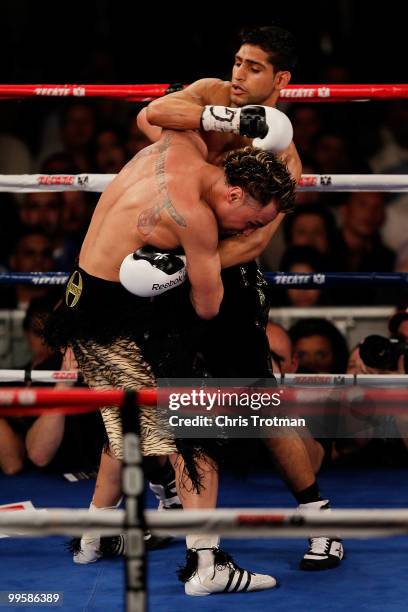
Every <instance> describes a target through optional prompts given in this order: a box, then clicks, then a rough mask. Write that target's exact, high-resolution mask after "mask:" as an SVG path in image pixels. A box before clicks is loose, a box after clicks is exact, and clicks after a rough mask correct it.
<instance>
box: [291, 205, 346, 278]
mask: <svg viewBox="0 0 408 612" xmlns="http://www.w3.org/2000/svg"><path fill="white" fill-rule="evenodd" d="M284 232H285V241H286V244H287V246H309V247H313V248H314V249H316V250H317V251H318V252H319V253H320V254H321V255H322V256H324V257H325V260H326V265H327V267H328V268H329V269H332V270H334V269H336V267H337V264H336V250H337V245H338V242H339V237H338V230H337V226H336V221H335V218H334V216H333V214H332V213H331V211H330V210H329V209H328V208H326V207H323V206H319V205H308V206H302V207H301V208H298V209H296V211H295V212H294V213H293V214H291V215H288V216H287V218H286V219H285V221H284Z"/></svg>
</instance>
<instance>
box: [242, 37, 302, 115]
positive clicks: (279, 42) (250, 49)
mask: <svg viewBox="0 0 408 612" xmlns="http://www.w3.org/2000/svg"><path fill="white" fill-rule="evenodd" d="M240 43H241V45H240V48H239V49H238V51H237V53H236V54H235V62H234V66H233V69H232V77H231V82H232V85H231V102H232V103H233V104H236V106H245V105H246V104H265V105H270V106H273V105H274V104H275V103H276V101H277V99H278V97H279V92H280V90H281V89H283V88H284V87H286V86H287V84H288V83H289V81H290V78H291V71H292V70H293V68H294V66H295V64H296V59H297V58H296V51H295V45H294V40H293V36H292V34H291V33H290V32H288V31H287V30H283V29H282V28H278V27H276V26H269V27H268V26H266V27H251V28H246V29H244V30H242V31H241V33H240Z"/></svg>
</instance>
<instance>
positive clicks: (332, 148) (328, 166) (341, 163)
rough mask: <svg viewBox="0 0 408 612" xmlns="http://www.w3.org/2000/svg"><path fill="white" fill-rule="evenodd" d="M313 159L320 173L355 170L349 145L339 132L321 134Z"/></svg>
mask: <svg viewBox="0 0 408 612" xmlns="http://www.w3.org/2000/svg"><path fill="white" fill-rule="evenodd" d="M313 159H314V161H315V163H316V166H317V168H318V170H319V173H320V174H332V173H340V174H341V173H343V174H344V173H347V172H351V171H352V170H353V162H352V159H351V156H350V151H349V146H348V144H347V141H346V140H345V139H344V138H343V137H342V136H340V135H339V134H333V133H329V132H324V133H323V134H321V136H320V137H319V138H318V139H317V141H316V144H315V148H314V154H313Z"/></svg>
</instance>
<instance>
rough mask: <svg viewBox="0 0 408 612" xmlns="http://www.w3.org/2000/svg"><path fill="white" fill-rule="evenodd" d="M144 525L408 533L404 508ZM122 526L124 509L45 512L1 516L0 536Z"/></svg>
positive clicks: (156, 519)
mask: <svg viewBox="0 0 408 612" xmlns="http://www.w3.org/2000/svg"><path fill="white" fill-rule="evenodd" d="M144 514H145V518H146V525H147V527H148V528H149V529H151V530H152V531H153V532H154V533H161V532H163V533H165V532H166V531H167V534H168V533H169V532H171V534H172V535H178V536H182V535H186V534H188V533H192V532H194V533H217V534H220V535H227V536H229V537H237V538H238V537H239V538H254V537H255V536H256V537H259V536H261V537H268V538H271V537H278V538H281V537H295V538H296V537H303V536H305V535H306V536H310V535H313V531H315V530H316V533H319V531H320V533H321V530H322V529H324V533H325V534H326V531H327V535H330V534H334V535H337V537H347V536H348V537H349V536H350V534H354V537H372V535H373V534H375V535H383V536H392V535H397V534H400V535H406V534H407V533H408V510H407V509H406V508H392V509H385V508H378V509H372V508H366V509H364V508H359V509H346V510H331V511H330V512H319V511H306V512H305V511H303V512H302V511H300V510H293V509H291V508H232V509H214V510H172V511H171V512H158V511H157V510H147V511H145V513H144ZM125 527H126V519H125V511H124V510H105V511H104V512H103V513H98V512H89V510H88V509H82V508H81V509H70V508H47V509H43V510H21V511H19V512H13V511H9V512H7V511H3V512H0V532H1V533H4V534H9V535H13V536H26V535H34V536H44V535H77V536H80V535H82V534H83V532H84V531H87V532H88V531H90V532H92V533H95V534H99V535H111V536H112V535H117V534H119V533H121V532H122V531H123V529H124V528H125Z"/></svg>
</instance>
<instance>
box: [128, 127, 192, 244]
mask: <svg viewBox="0 0 408 612" xmlns="http://www.w3.org/2000/svg"><path fill="white" fill-rule="evenodd" d="M171 140H172V138H171V135H170V134H168V135H167V136H166V137H165V138H164V140H163V142H160V143H157V145H156V146H155V148H157V149H158V150H159V156H158V158H157V161H156V164H155V176H156V182H157V186H158V189H159V194H162V195H163V200H162V201H160V202H158V203H157V204H155V205H154V206H152V207H151V208H145V209H144V210H142V212H141V213H140V215H139V217H138V220H137V227H138V230H139V231H140V233H141V234H142V235H144V236H147V235H148V234H150V233H151V232H152V231H153V230H154V229H155V227H156V225H157V224H158V223H159V221H160V219H161V217H160V213H161V211H162V210H165V211H167V213H168V214H169V215H170V217H171V218H172V219H173V221H174V222H175V223H177V225H180V226H181V227H187V224H186V222H185V220H184V218H183V217H182V215H180V214H179V213H178V212H177V210H176V207H175V206H174V204H173V202H172V201H171V198H170V195H169V192H168V189H167V183H166V171H165V167H166V154H167V150H168V148H169V145H170V143H171ZM155 152H156V151H155Z"/></svg>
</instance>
